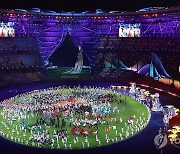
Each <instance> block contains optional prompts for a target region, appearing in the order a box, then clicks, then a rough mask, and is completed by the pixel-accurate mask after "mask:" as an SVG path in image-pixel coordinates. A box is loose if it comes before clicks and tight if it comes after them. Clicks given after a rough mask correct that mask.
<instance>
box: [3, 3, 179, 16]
mask: <svg viewBox="0 0 180 154" xmlns="http://www.w3.org/2000/svg"><path fill="white" fill-rule="evenodd" d="M157 6H160V7H174V6H180V1H179V0H157V1H155V0H16V1H15V0H5V1H3V3H1V5H0V8H3V9H17V8H21V9H24V10H31V11H32V12H38V11H40V10H38V8H40V9H41V10H47V12H48V11H49V12H51V11H55V12H62V11H65V12H72V11H76V12H83V11H95V10H97V9H98V12H99V13H102V11H103V10H105V11H107V12H109V11H120V12H121V11H137V10H141V9H142V8H150V7H151V8H155V7H157ZM32 8H34V9H32Z"/></svg>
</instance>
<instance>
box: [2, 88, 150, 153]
mask: <svg viewBox="0 0 180 154" xmlns="http://www.w3.org/2000/svg"><path fill="white" fill-rule="evenodd" d="M149 120H150V112H149V109H148V108H147V106H146V105H143V104H141V103H140V102H138V101H136V100H134V99H132V98H131V97H129V96H126V95H122V94H121V92H117V91H115V90H114V89H112V88H111V87H109V88H104V87H91V86H83V87H80V86H74V87H69V86H68V87H66V86H58V87H50V88H45V89H38V90H33V91H28V92H24V93H22V94H18V95H16V96H14V97H11V98H9V99H5V100H4V101H2V102H0V122H1V127H0V133H1V135H2V136H3V137H4V138H6V139H8V140H11V141H13V142H16V143H19V144H24V145H27V146H33V147H39V148H51V149H86V148H96V147H101V146H107V145H111V144H113V143H118V142H120V141H122V140H126V139H127V138H130V137H131V136H134V135H136V134H137V133H139V132H140V131H141V130H142V129H144V128H145V127H146V126H147V124H148V122H149Z"/></svg>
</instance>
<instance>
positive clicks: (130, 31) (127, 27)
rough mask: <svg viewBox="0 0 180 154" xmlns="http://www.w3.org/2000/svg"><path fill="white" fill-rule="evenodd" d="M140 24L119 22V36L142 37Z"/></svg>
mask: <svg viewBox="0 0 180 154" xmlns="http://www.w3.org/2000/svg"><path fill="white" fill-rule="evenodd" d="M140 36H141V30H140V24H137V23H136V24H124V23H119V37H140Z"/></svg>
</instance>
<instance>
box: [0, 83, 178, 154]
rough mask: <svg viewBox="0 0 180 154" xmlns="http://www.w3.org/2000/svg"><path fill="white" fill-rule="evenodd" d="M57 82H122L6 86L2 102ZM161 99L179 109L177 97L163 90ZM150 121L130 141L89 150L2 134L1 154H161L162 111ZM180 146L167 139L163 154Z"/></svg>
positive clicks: (163, 102) (173, 153)
mask: <svg viewBox="0 0 180 154" xmlns="http://www.w3.org/2000/svg"><path fill="white" fill-rule="evenodd" d="M58 85H70V86H74V85H75V86H78V85H81V86H84V85H86V86H103V87H108V86H110V85H121V84H118V83H112V82H72V81H71V82H53V83H39V84H32V85H23V86H14V87H8V88H4V89H0V101H1V100H4V99H6V98H9V97H12V96H15V95H17V94H20V93H24V92H26V91H31V90H34V89H41V88H47V87H52V86H58ZM148 90H149V91H150V92H152V93H155V91H154V90H153V89H148ZM160 101H161V104H162V105H163V106H164V105H167V104H169V105H174V106H175V107H176V108H180V99H177V98H176V97H173V96H170V95H167V94H164V93H160ZM151 114H152V115H151V120H150V122H149V124H148V126H147V127H146V128H145V129H144V130H142V131H141V132H140V133H139V134H137V135H135V136H133V137H131V138H128V139H127V140H124V141H121V142H119V143H115V144H113V145H110V146H106V147H99V148H93V149H86V150H72V151H69V150H51V149H42V148H34V147H29V146H25V145H21V144H17V143H14V142H12V141H9V140H6V139H4V138H3V137H0V153H2V154H5V153H8V154H9V153H11V154H14V153H18V154H21V153H23V154H30V153H43V154H46V153H51V154H52V153H78V154H81V153H82V154H84V153H86V154H88V153H94V154H95V153H104V154H105V153H111V154H116V153H134V154H136V153H139V154H141V153H153V154H156V153H157V154H160V153H161V150H158V149H156V147H155V144H154V138H155V136H156V135H158V130H159V128H160V127H162V128H163V127H164V123H163V120H162V118H163V116H162V113H161V112H151ZM178 152H179V149H178V148H176V147H174V146H173V145H171V144H170V142H168V144H167V145H166V146H165V147H164V148H162V154H169V153H172V154H175V153H178Z"/></svg>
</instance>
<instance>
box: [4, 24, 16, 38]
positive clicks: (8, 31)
mask: <svg viewBox="0 0 180 154" xmlns="http://www.w3.org/2000/svg"><path fill="white" fill-rule="evenodd" d="M0 37H15V30H14V22H6V23H5V22H0Z"/></svg>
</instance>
